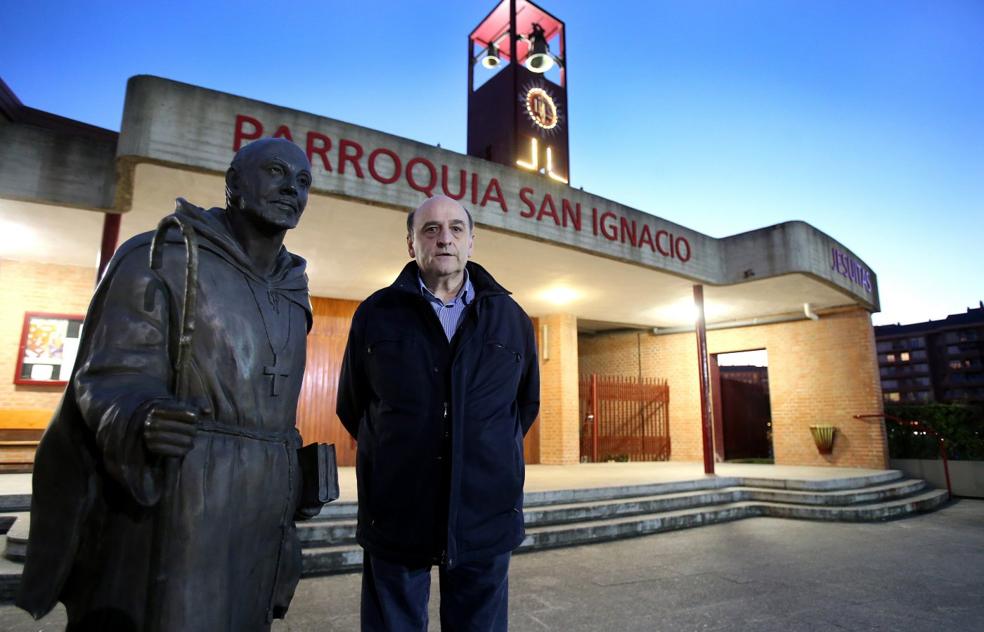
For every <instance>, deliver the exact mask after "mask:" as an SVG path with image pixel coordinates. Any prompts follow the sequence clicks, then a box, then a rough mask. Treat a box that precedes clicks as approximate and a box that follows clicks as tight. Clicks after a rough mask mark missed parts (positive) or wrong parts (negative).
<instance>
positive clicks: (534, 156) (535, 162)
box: [516, 138, 540, 171]
mask: <svg viewBox="0 0 984 632" xmlns="http://www.w3.org/2000/svg"><path fill="white" fill-rule="evenodd" d="M538 156H539V152H537V150H536V139H535V138H531V139H530V160H529V162H527V161H525V160H517V161H516V164H517V165H519V166H520V167H522V168H523V169H529V170H530V171H537V170H538V169H539V168H540V160H539V158H538Z"/></svg>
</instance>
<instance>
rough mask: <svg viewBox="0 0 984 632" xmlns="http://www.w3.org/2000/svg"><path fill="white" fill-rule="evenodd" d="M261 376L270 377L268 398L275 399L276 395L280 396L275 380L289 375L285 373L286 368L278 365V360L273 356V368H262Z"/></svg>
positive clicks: (278, 385)
mask: <svg viewBox="0 0 984 632" xmlns="http://www.w3.org/2000/svg"><path fill="white" fill-rule="evenodd" d="M263 375H269V376H270V396H271V397H276V396H277V395H280V384H279V383H277V378H278V377H283V378H286V377H287V376H288V375H289V374H288V373H287V367H285V366H283V365H281V364H280V358H278V357H277V356H276V355H274V356H273V366H265V367H263Z"/></svg>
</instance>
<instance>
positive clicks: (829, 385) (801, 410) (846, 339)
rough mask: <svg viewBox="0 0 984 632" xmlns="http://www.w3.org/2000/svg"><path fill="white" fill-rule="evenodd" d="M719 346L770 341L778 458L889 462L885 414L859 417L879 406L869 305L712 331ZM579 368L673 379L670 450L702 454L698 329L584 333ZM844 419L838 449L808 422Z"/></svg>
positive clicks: (788, 461) (682, 455)
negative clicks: (820, 446)
mask: <svg viewBox="0 0 984 632" xmlns="http://www.w3.org/2000/svg"><path fill="white" fill-rule="evenodd" d="M707 344H708V351H709V352H710V353H712V354H716V353H726V352H732V351H747V350H752V349H765V350H766V351H767V352H768V357H769V390H770V400H771V408H772V424H773V451H774V453H775V457H776V463H777V464H785V465H835V466H842V467H870V468H884V467H887V463H888V461H887V458H888V457H887V443H886V440H885V433H884V429H883V426H882V425H881V424H880V423H878V422H871V421H858V420H855V419H852V417H851V416H852V415H854V414H856V413H876V412H881V410H882V404H881V394H880V383H879V378H878V364H877V357H876V355H875V340H874V330H873V328H872V326H871V318H870V316H869V314H868V313H867V312H866V311H864V310H862V309H850V310H842V311H838V312H833V313H826V314H822V315H821V319H820V320H819V321H811V320H802V321H793V322H788V323H775V324H771V325H760V326H756V327H741V328H735V329H722V330H716V331H709V332H708V333H707ZM578 348H579V351H580V372H581V374H582V375H583V374H586V373H591V372H596V373H599V374H615V375H640V374H641V375H643V376H647V377H662V378H666V380H667V381H668V383H669V385H670V437H671V440H672V444H673V454H672V459H673V460H677V461H700V460H701V459H702V449H701V436H700V386H699V382H698V379H697V359H696V355H697V342H696V337H695V335H694V334H693V333H686V334H672V335H665V336H656V335H652V334H649V333H634V332H633V333H616V334H599V335H594V336H588V335H582V336H580V337H579V340H578ZM818 424H829V425H833V426H836V428H837V436H836V438H835V440H834V453H833V454H832V455H829V456H822V455H820V454H819V453H818V452H817V449H816V447H815V445H814V443H813V438H812V436H811V435H810V431H809V426H811V425H818Z"/></svg>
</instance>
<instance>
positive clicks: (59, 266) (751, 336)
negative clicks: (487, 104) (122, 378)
mask: <svg viewBox="0 0 984 632" xmlns="http://www.w3.org/2000/svg"><path fill="white" fill-rule="evenodd" d="M17 108H22V106H20V105H17ZM17 108H14V109H15V110H16V109H17ZM12 111H13V110H12ZM4 112H6V110H5V111H4ZM41 114H43V113H41ZM49 117H50V115H49ZM29 118H30V117H29ZM42 120H44V117H43V116H41V117H39V116H38V115H37V113H35V115H33V118H31V120H30V121H27V122H25V121H23V120H22V121H17V120H14V119H13V118H11V117H10V116H6V115H5V118H4V117H0V141H3V140H6V141H7V142H5V143H4V142H0V167H2V168H0V220H3V221H11V222H18V223H24V224H26V225H27V224H29V225H31V226H30V227H31V228H34V229H36V230H37V231H38V232H39V233H40V234H42V235H43V236H44V241H45V247H43V248H34V249H33V251H31V250H30V249H27V250H24V251H23V252H20V253H19V254H18V255H17V256H16V257H13V256H9V257H5V254H4V252H3V251H2V250H0V277H2V280H3V281H4V286H3V287H4V292H5V294H4V298H5V299H6V300H5V301H4V302H3V305H2V307H0V311H2V318H0V342H3V341H4V340H6V341H7V342H6V344H7V348H9V349H13V348H15V347H16V344H17V340H18V339H19V338H18V337H19V335H20V323H21V322H22V319H23V314H24V312H25V311H50V312H60V313H81V312H83V311H84V309H85V306H86V305H87V303H88V300H89V297H90V296H91V292H92V289H93V288H92V285H93V277H94V269H93V268H90V267H88V266H82V265H79V264H80V262H82V261H86V262H88V261H93V262H94V261H95V256H94V255H95V254H96V253H98V249H99V243H98V235H99V229H98V226H97V225H96V224H97V221H98V222H99V225H101V218H102V217H103V214H102V212H97V213H94V212H91V211H93V210H96V211H109V212H118V213H122V214H123V218H122V228H121V234H120V241H121V242H122V241H123V240H125V239H126V238H128V237H129V236H131V235H133V234H135V233H137V232H141V231H144V230H149V229H151V228H153V226H154V225H155V224H156V222H157V220H158V219H159V218H160V217H162V216H163V215H165V214H167V213H168V212H169V211H170V210H171V208H173V206H172V205H173V199H174V198H175V197H176V196H179V195H181V196H186V197H188V198H189V199H190V200H191V201H192V202H195V203H198V204H201V205H203V206H210V205H218V204H221V203H222V189H223V182H222V176H223V174H224V172H225V170H226V169H227V167H228V165H229V161H230V159H231V157H232V155H233V153H234V152H235V151H236V150H237V149H238V148H239V147H240V146H242V145H243V144H245V143H248V142H250V141H251V140H252V139H255V138H259V137H261V136H279V137H284V138H288V139H290V140H292V141H294V142H295V143H297V144H298V145H299V146H301V147H302V148H303V149H305V150H306V152H307V154H308V155H309V157H310V158H311V161H312V165H313V170H314V180H315V185H314V190H313V194H312V196H311V198H310V201H309V204H308V210H307V211H306V213H305V216H304V219H303V221H302V225H301V227H300V228H299V230H297V231H291V234H290V235H289V236H288V239H287V242H286V244H287V246H288V247H289V248H290V249H291V250H292V251H294V252H297V253H299V254H301V255H303V256H305V257H306V258H308V260H309V263H310V266H309V274H310V276H311V282H312V286H311V287H312V289H313V292H312V293H313V294H314V295H316V296H320V297H323V298H325V299H338V300H361V299H363V298H364V297H365V296H367V295H368V294H370V293H371V292H372V291H373V290H375V289H377V288H379V287H381V286H383V285H387V284H389V283H390V282H392V279H393V278H394V277H395V275H396V273H397V272H398V270H399V269H400V268H401V267H402V265H403V262H404V261H405V260H406V254H405V253H406V250H405V246H404V245H403V244H402V243H401V242H402V240H403V228H402V226H403V220H404V214H405V212H406V210H407V209H409V208H413V207H415V206H417V205H418V204H419V203H420V202H422V201H423V200H424V199H425V198H426V197H427V196H428V195H431V194H446V195H449V196H451V197H454V198H456V199H460V200H461V202H462V204H464V205H465V206H467V207H468V208H469V209H470V210H471V211H472V213H473V215H474V217H475V220H476V225H477V231H476V234H477V237H476V260H477V261H478V262H479V263H482V264H483V265H485V266H486V267H488V268H489V269H490V271H491V272H492V273H493V274H494V275H495V276H496V278H497V279H498V280H499V281H500V282H501V283H503V285H504V286H505V287H507V288H508V289H510V290H512V291H513V292H514V297H515V298H516V300H517V301H518V302H519V303H520V304H521V305H523V306H524V308H525V309H526V310H527V311H528V312H529V313H530V315H531V316H533V317H535V318H536V319H537V321H538V324H539V325H540V326H543V329H541V330H540V331H539V332H538V334H540V335H541V336H543V337H542V342H543V343H545V344H544V347H543V349H542V350H541V371H542V380H541V381H542V392H541V402H542V403H541V415H540V421H539V422H538V423H539V428H538V433H539V435H538V439H537V440H538V441H539V444H538V447H539V454H540V462H542V463H545V464H572V463H577V462H578V461H579V459H580V454H579V450H580V447H579V426H580V418H579V416H580V412H579V410H578V395H579V394H578V376H579V375H584V374H587V373H591V372H598V373H608V374H616V375H642V376H652V377H661V378H666V379H667V380H668V381H669V384H670V433H671V440H672V445H673V452H672V458H673V459H674V460H681V461H692V460H700V458H701V443H700V434H699V428H700V424H699V406H698V404H697V402H698V396H699V393H698V387H697V367H696V348H695V342H694V335H693V333H692V332H686V331H685V330H686V329H687V328H688V327H687V322H688V318H689V316H688V315H687V313H685V312H686V311H687V308H689V307H692V300H691V296H692V294H691V286H692V285H693V284H698V283H699V284H702V285H704V286H705V296H707V297H708V307H709V311H708V322H709V323H711V325H712V326H714V327H718V329H716V330H714V331H711V332H709V333H708V344H709V347H710V353H712V354H713V353H721V352H725V351H736V350H746V349H758V348H765V349H767V350H768V352H769V358H770V375H771V381H772V393H773V403H772V413H773V423H774V432H775V437H774V441H773V446H774V449H775V455H776V462H777V463H783V464H804V465H814V464H816V465H839V466H860V467H884V465H885V462H886V461H885V459H886V455H885V438H884V433H883V432H881V430H880V428H881V427H880V426H875V425H868V426H865V425H864V424H862V423H861V422H856V421H853V420H851V419H850V415H851V414H854V413H859V412H879V411H880V410H881V405H880V401H881V400H880V396H879V395H878V392H879V391H878V374H877V364H876V356H875V351H874V343H873V336H872V333H871V323H870V316H869V314H870V312H871V311H876V310H877V309H878V285H877V277H876V275H875V274H874V272H873V271H872V270H871V269H870V268H869V267H867V266H866V265H865V264H864V263H863V261H861V260H860V259H859V258H858V257H857V256H856V255H855V254H854V253H852V252H851V251H850V249H849V248H847V247H846V246H845V245H843V244H842V243H841V242H839V241H837V240H835V239H833V238H831V237H830V236H828V235H825V234H824V233H822V232H820V231H818V230H817V229H815V228H813V227H812V226H810V225H808V224H805V223H803V222H798V221H792V222H786V223H783V224H779V225H776V226H771V227H766V228H762V229H759V230H755V231H750V232H747V233H742V234H740V235H734V236H731V237H725V238H720V239H719V238H713V237H710V236H708V235H704V234H701V233H699V232H697V231H694V230H691V229H689V228H686V227H684V226H681V225H679V224H677V223H674V222H671V221H668V220H665V219H663V218H661V217H657V216H655V215H651V214H648V213H644V212H642V211H639V210H636V209H632V208H629V207H627V206H625V205H622V204H619V203H617V202H614V201H612V200H607V199H604V198H601V197H599V196H596V195H593V194H590V193H587V192H584V191H582V190H579V189H576V188H574V187H570V186H567V185H564V184H561V183H558V182H554V181H551V180H550V179H548V178H545V177H542V176H539V175H537V174H534V173H530V172H526V171H521V170H518V169H511V168H508V167H506V166H502V165H499V164H494V163H491V162H487V161H484V160H480V159H477V158H474V157H470V156H465V155H462V154H459V153H456V152H452V151H448V150H444V149H441V148H439V147H432V146H430V145H425V144H422V143H419V142H415V141H412V140H408V139H405V138H400V137H397V136H393V135H390V134H386V133H384V132H380V131H376V130H371V129H367V128H364V127H359V126H356V125H351V124H348V123H344V122H340V121H337V120H333V119H330V118H326V117H323V116H317V115H314V114H309V113H305V112H299V111H296V110H291V109H288V108H284V107H280V106H276V105H271V104H268V103H262V102H259V101H255V100H250V99H245V98H242V97H238V96H235V95H230V94H224V93H220V92H215V91H212V90H208V89H205V88H200V87H196V86H191V85H188V84H183V83H178V82H175V81H170V80H165V79H160V78H157V77H150V76H137V77H134V78H132V79H131V80H130V81H129V83H128V85H127V91H126V104H125V107H124V116H123V122H122V127H121V130H120V133H119V135H118V139H117V137H116V135H115V134H114V133H112V132H107V131H106V130H92V129H85V128H84V126H81V125H77V126H75V127H74V128H73V127H72V125H69V124H66V123H65V121H64V120H61V122H60V123H57V124H55V123H52V124H51V125H49V126H48V127H45V126H44V125H41V124H39V121H42ZM51 120H54V119H51ZM69 123H70V122H69ZM73 129H74V130H75V131H74V132H73V131H72V130H73ZM32 152H33V153H32ZM22 155H26V156H29V158H28V159H25V160H23V161H20V162H17V160H16V159H17V158H18V157H20V156H22ZM66 214H68V215H71V216H72V217H68V218H66ZM42 216H43V217H42ZM32 222H33V224H32ZM83 224H84V225H85V227H86V228H85V231H84V234H83V231H82V230H81V227H82V226H83ZM93 235H95V237H94V236H93ZM73 238H74V239H75V242H76V244H79V243H81V244H83V248H81V249H79V248H74V250H73V247H72V246H71V244H70V243H69V242H70V241H71V239H73ZM63 244H64V245H63ZM90 247H91V251H92V256H91V258H90V254H89V251H88V248H90ZM69 252H72V253H73V258H71V260H70V262H68V257H67V253H69ZM63 253H66V256H64V257H61V259H59V255H61V254H63ZM14 259H16V261H14ZM353 261H357V262H358V263H357V264H353V263H351V262H353ZM554 290H564V291H566V292H568V294H566V295H564V293H563V292H561V294H559V295H558V294H554V293H553V291H554ZM715 302H716V303H717V305H718V306H721V305H724V306H726V307H727V308H728V309H727V310H725V311H723V312H721V313H719V314H715V313H714V311H713V309H712V308H713V307H715V305H714V303H715ZM804 304H807V305H808V306H810V307H808V308H807V312H809V311H810V309H812V310H813V311H816V312H818V313H820V320H819V321H812V320H807V319H806V316H805V315H804ZM680 307H683V308H684V309H683V311H682V312H681V310H680V309H678V308H680ZM681 314H682V315H681ZM797 318H798V319H799V320H795V319H797ZM777 319H782V320H784V321H788V322H773V324H768V325H761V326H748V323H749V322H760V321H769V322H772V321H775V320H777ZM689 322H691V323H692V320H691V321H689ZM690 327H691V328H692V324H691V325H690ZM653 328H656V330H657V331H659V332H667V331H670V332H673V331H677V332H680V333H667V334H665V335H662V334H661V335H653V333H652V331H653ZM611 329H621V330H623V333H612V334H604V333H601V334H598V335H596V336H588V335H581V336H579V335H578V332H579V331H581V332H582V333H584V332H590V331H602V332H603V331H605V330H611ZM628 330H631V331H628ZM543 352H545V357H543ZM13 355H14V354H12V353H11V354H10V356H11V358H10V359H13ZM326 362H328V361H326ZM329 364H330V362H328V364H326V365H325V366H323V367H314V368H312V370H321V371H324V370H328V369H327V368H326V367H328V365H329ZM4 366H7V364H3V363H0V371H2V370H8V369H4V368H3V367H4ZM13 372H14V371H13V365H11V366H10V367H9V370H8V374H12V373H13ZM59 396H60V392H58V391H54V390H52V389H51V387H23V386H16V387H15V386H13V385H12V384H10V383H9V382H8V383H7V384H5V385H2V386H0V410H2V409H3V408H15V407H39V408H42V407H50V408H54V406H55V404H56V402H57V399H58V397H59ZM326 423H327V422H326ZM814 423H832V424H834V425H836V426H837V428H838V432H839V435H838V438H837V440H836V441H835V449H834V454H833V455H831V457H830V458H825V457H820V456H819V455H818V454H817V453H816V448H815V447H814V446H813V443H812V439H811V437H810V435H809V431H808V426H809V425H811V424H814Z"/></svg>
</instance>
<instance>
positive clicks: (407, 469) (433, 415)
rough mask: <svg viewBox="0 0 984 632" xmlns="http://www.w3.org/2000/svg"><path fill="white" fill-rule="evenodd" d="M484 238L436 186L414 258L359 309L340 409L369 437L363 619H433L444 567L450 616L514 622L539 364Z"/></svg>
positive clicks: (411, 622)
mask: <svg viewBox="0 0 984 632" xmlns="http://www.w3.org/2000/svg"><path fill="white" fill-rule="evenodd" d="M473 240H474V234H473V223H472V218H471V214H470V213H468V211H467V210H466V209H465V208H464V207H462V206H461V205H460V204H458V203H457V202H455V201H454V200H452V199H451V198H448V197H443V196H437V197H433V198H430V199H429V200H427V201H426V202H424V203H423V204H422V205H421V206H420V207H419V208H418V209H417V210H415V211H413V212H411V213H410V214H409V216H408V217H407V248H408V250H409V254H410V257H411V258H413V259H414V260H413V261H411V262H410V263H408V264H407V265H406V267H405V268H404V269H403V272H401V273H400V275H399V277H397V279H396V281H395V282H394V283H393V285H391V286H389V287H388V288H384V289H382V290H379V291H378V292H376V293H375V294H373V295H372V296H370V297H369V298H368V299H366V300H365V302H363V303H362V305H360V306H359V308H358V310H356V313H355V316H354V317H353V319H352V329H351V332H350V334H349V340H348V346H347V348H346V351H345V358H344V361H343V364H342V371H341V376H340V378H339V388H338V393H339V394H338V416H339V418H340V419H341V421H342V423H343V424H344V425H345V427H346V429H347V430H348V431H349V432H350V433H351V434H352V436H353V437H355V438H356V439H357V440H358V459H357V474H358V485H359V524H358V534H357V535H358V540H359V543H360V544H361V545H362V547H363V548H364V549H365V557H364V563H363V578H362V629H363V630H373V631H376V630H401V631H402V630H426V629H427V601H428V597H429V595H430V569H431V566H432V565H435V564H436V565H438V567H439V572H440V582H441V625H442V627H443V628H444V629H448V630H505V629H506V623H507V604H508V582H507V573H508V569H509V557H510V554H511V552H512V550H513V549H515V548H516V547H517V546H519V544H520V543H521V542H522V541H523V537H524V530H523V506H522V505H523V479H524V463H523V437H524V435H525V434H526V432H527V431H528V430H529V429H530V426H531V425H532V424H533V420H534V419H535V418H536V415H537V412H538V410H539V405H540V402H539V400H540V385H539V372H538V368H537V357H536V343H535V340H534V337H533V326H532V323H531V322H530V319H529V317H528V316H527V315H526V314H525V313H524V312H523V310H522V309H521V308H520V307H519V305H517V304H516V302H515V301H513V300H512V298H510V297H509V293H508V292H507V291H506V290H505V289H504V288H503V287H502V286H500V285H499V284H498V283H496V281H495V279H493V278H492V276H491V275H490V274H489V273H488V272H486V271H485V269H484V268H482V267H481V266H479V265H477V264H475V263H473V262H468V258H469V257H470V256H471V252H472V246H473Z"/></svg>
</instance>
